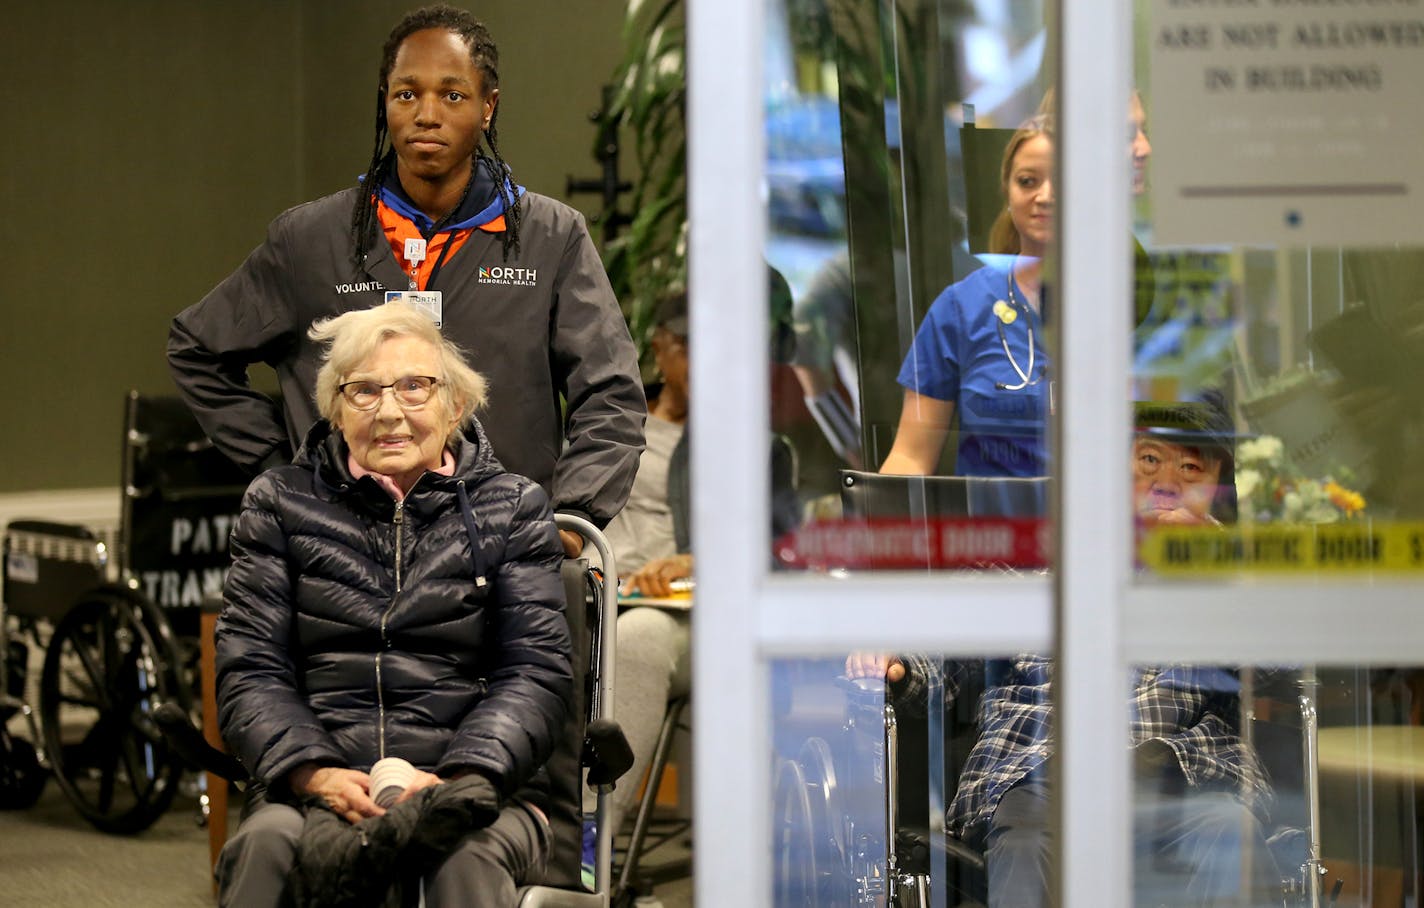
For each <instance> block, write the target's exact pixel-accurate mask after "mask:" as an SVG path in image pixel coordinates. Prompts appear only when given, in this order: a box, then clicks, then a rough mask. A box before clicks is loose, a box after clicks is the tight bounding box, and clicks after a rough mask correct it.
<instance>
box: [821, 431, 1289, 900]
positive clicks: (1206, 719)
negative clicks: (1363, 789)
mask: <svg viewBox="0 0 1424 908" xmlns="http://www.w3.org/2000/svg"><path fill="white" fill-rule="evenodd" d="M1149 414H1155V417H1152V418H1153V423H1154V424H1153V425H1150V426H1145V427H1143V428H1142V429H1141V430H1140V431H1139V433H1138V437H1137V438H1135V439H1134V454H1135V456H1134V462H1133V471H1134V484H1135V492H1136V494H1135V496H1134V502H1135V507H1136V510H1137V515H1138V517H1139V518H1141V519H1142V520H1144V521H1149V522H1160V523H1201V524H1207V523H1216V522H1218V520H1219V519H1220V518H1217V517H1213V516H1212V514H1213V507H1214V502H1217V503H1216V504H1215V508H1216V513H1217V514H1220V515H1222V518H1224V519H1231V516H1232V514H1234V500H1235V494H1234V488H1233V487H1231V486H1229V485H1227V484H1226V483H1228V482H1229V481H1230V477H1231V476H1232V470H1231V462H1232V457H1231V453H1230V447H1229V440H1228V439H1229V434H1228V435H1223V434H1222V432H1223V431H1224V426H1225V425H1229V420H1226V421H1225V422H1223V419H1224V417H1223V416H1222V415H1220V414H1217V415H1212V413H1211V408H1206V407H1202V405H1191V404H1186V405H1183V404H1164V405H1161V406H1160V407H1156V406H1150V407H1148V408H1146V409H1142V410H1139V417H1143V416H1147V415H1149ZM1218 499H1219V502H1218ZM846 674H847V675H848V676H850V677H852V678H860V677H874V678H884V679H886V680H887V681H889V682H890V688H889V689H890V692H891V695H892V696H893V697H894V699H895V702H896V704H897V706H902V707H903V708H905V709H906V710H907V711H909V712H913V711H915V710H916V709H918V710H919V711H921V712H923V709H924V704H925V702H926V697H927V695H928V694H929V692H930V688H931V687H932V686H940V687H942V688H943V694H944V702H945V704H946V709H948V707H949V706H950V705H951V704H953V703H954V701H955V699H956V697H958V696H959V695H960V692H961V691H978V690H982V691H983V694H982V696H981V699H980V701H979V707H978V710H977V717H978V719H977V725H978V729H977V731H978V737H977V740H976V741H975V743H974V745H973V747H972V749H971V750H970V753H969V756H968V759H967V760H966V762H965V765H964V766H963V768H962V769H961V770H960V772H959V780H958V785H957V787H956V791H955V794H954V799H953V801H952V803H951V804H950V806H949V809H948V811H947V813H946V816H945V828H946V830H947V831H948V832H949V833H950V834H952V835H954V836H956V837H957V838H959V839H961V840H962V841H964V842H966V843H967V844H969V845H971V846H972V847H976V848H981V849H983V850H984V853H985V859H986V862H987V865H988V885H989V892H988V896H989V905H990V906H1022V905H1044V904H1047V903H1048V875H1049V860H1050V850H1051V842H1050V838H1049V836H1050V831H1049V830H1050V825H1051V820H1050V815H1049V804H1048V765H1047V764H1048V761H1049V759H1050V758H1051V755H1052V751H1053V741H1052V738H1051V736H1050V734H1049V727H1050V724H1051V722H1052V699H1051V690H1050V686H1051V683H1052V678H1053V662H1052V660H1050V659H1047V658H1045V657H1042V656H1038V655H1034V654H1030V653H1022V654H1019V655H1017V656H1015V657H1014V658H1012V659H996V660H988V661H987V662H985V661H979V662H962V661H952V662H948V663H946V664H943V665H940V664H936V663H934V662H932V661H931V660H929V659H928V658H926V657H924V656H922V655H901V656H894V657H885V656H882V655H877V654H864V653H858V654H853V655H851V656H850V657H849V658H848V659H847V660H846ZM1131 682H1132V683H1131V688H1130V689H1128V690H1126V691H1125V693H1127V695H1128V705H1129V726H1128V731H1129V741H1130V746H1131V747H1132V750H1133V756H1134V760H1133V766H1134V786H1135V787H1134V800H1133V810H1134V848H1135V854H1136V859H1135V863H1134V885H1135V896H1134V903H1135V904H1159V903H1162V904H1181V905H1202V904H1220V903H1224V902H1230V903H1231V904H1270V903H1271V902H1272V900H1271V898H1270V894H1271V892H1272V890H1273V888H1274V889H1275V895H1276V896H1279V888H1278V887H1279V880H1280V876H1279V874H1278V873H1277V871H1276V867H1275V865H1274V862H1273V861H1272V860H1271V858H1270V856H1269V853H1268V850H1267V847H1266V844H1265V840H1264V838H1263V835H1262V828H1263V824H1264V822H1265V821H1266V820H1267V817H1268V813H1269V807H1270V803H1271V800H1272V795H1271V791H1270V787H1269V784H1268V782H1267V778H1266V774H1265V770H1264V768H1263V767H1262V765H1261V761H1260V758H1259V756H1258V755H1257V753H1256V751H1255V750H1254V749H1253V748H1252V747H1251V746H1250V745H1249V744H1247V743H1246V742H1245V741H1243V740H1242V739H1241V737H1240V734H1239V716H1240V711H1241V707H1240V703H1239V698H1238V693H1239V682H1238V679H1237V676H1236V673H1235V672H1234V671H1230V670H1228V669H1223V668H1217V667H1213V666H1191V665H1167V666H1138V667H1136V668H1135V669H1134V670H1133V672H1132V679H1131ZM946 731H948V729H946ZM1248 856H1249V860H1248V859H1247V858H1248ZM1238 897H1239V898H1240V899H1241V901H1239V902H1238V901H1236V899H1237V898H1238Z"/></svg>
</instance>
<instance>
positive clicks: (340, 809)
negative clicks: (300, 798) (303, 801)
mask: <svg viewBox="0 0 1424 908" xmlns="http://www.w3.org/2000/svg"><path fill="white" fill-rule="evenodd" d="M287 787H289V788H291V789H292V792H293V793H294V794H299V795H316V796H317V797H320V798H321V799H322V800H323V801H325V802H326V805H327V806H328V807H330V808H331V809H332V810H333V811H334V812H335V813H336V814H337V815H339V816H341V817H342V818H343V819H345V820H346V821H347V822H349V823H359V822H361V821H362V820H364V819H366V818H367V817H378V816H380V815H381V814H383V813H385V812H386V811H385V808H383V807H381V806H380V805H378V804H377V803H376V802H375V801H373V800H371V777H370V776H368V775H367V774H366V773H364V772H360V771H358V770H355V769H343V768H342V767H340V766H318V765H317V764H315V763H303V764H302V765H301V766H298V767H297V768H296V769H294V770H292V771H291V772H290V773H288V774H287Z"/></svg>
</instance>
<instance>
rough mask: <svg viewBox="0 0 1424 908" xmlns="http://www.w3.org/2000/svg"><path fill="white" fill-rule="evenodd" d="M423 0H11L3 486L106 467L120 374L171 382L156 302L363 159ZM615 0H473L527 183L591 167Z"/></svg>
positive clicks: (560, 188)
mask: <svg viewBox="0 0 1424 908" xmlns="http://www.w3.org/2000/svg"><path fill="white" fill-rule="evenodd" d="M415 5H418V3H417V2H416V0H410V2H405V3H402V2H393V0H359V2H342V3H337V2H331V0H325V2H323V0H305V2H296V0H293V2H277V0H244V2H242V3H233V4H217V3H191V2H178V0H147V2H141V0H125V2H124V3H112V2H108V0H71V2H70V3H66V4H59V5H51V4H23V5H20V4H14V5H10V6H7V8H6V13H5V23H4V26H3V35H4V39H5V40H4V43H5V47H6V53H5V54H4V55H3V57H0V109H3V111H4V122H5V125H6V128H5V136H6V142H5V143H4V147H3V151H0V206H3V211H4V217H3V218H0V249H3V250H4V253H3V254H4V261H5V269H4V270H5V273H6V277H7V280H6V281H5V282H4V284H3V289H0V294H3V297H0V388H3V393H4V394H5V395H6V398H5V407H4V412H5V415H6V418H5V420H4V422H5V435H6V443H5V444H4V445H3V447H0V451H3V453H0V493H6V492H25V491H33V490H38V489H50V488H54V489H58V488H79V487H90V486H103V485H109V484H113V485H114V486H115V487H117V485H118V481H119V452H120V444H121V439H120V431H121V417H122V402H123V395H124V393H125V391H126V390H127V389H129V388H136V389H138V390H140V391H142V392H144V393H163V394H166V393H172V391H173V388H172V383H171V381H170V379H169V377H168V373H167V369H166V367H165V364H164V360H163V349H164V343H165V340H166V336H167V330H168V320H169V319H170V318H171V317H172V315H173V314H174V313H175V312H177V311H178V310H180V309H182V308H183V307H184V306H186V305H188V304H189V303H191V302H193V301H195V300H197V299H198V298H199V297H201V296H202V294H203V293H204V292H206V291H207V290H208V289H209V288H210V287H211V286H212V285H213V284H215V283H216V282H217V281H219V280H220V279H221V278H222V277H223V276H224V275H226V274H227V273H228V272H230V271H231V270H232V269H233V268H235V267H236V266H237V265H238V264H239V263H240V262H241V261H242V259H243V257H244V256H246V254H247V253H248V252H249V251H250V250H251V249H252V247H253V246H255V245H256V244H257V243H259V242H260V241H261V240H262V237H263V234H264V230H265V228H266V225H267V223H268V221H270V220H271V219H272V217H273V216H275V215H276V214H277V213H278V212H280V211H282V210H283V209H284V208H287V207H289V206H291V205H294V204H296V203H298V202H301V201H305V200H307V199H310V198H315V197H317V196H320V195H324V194H326V193H329V192H333V191H336V190H338V189H340V188H342V187H344V186H347V185H350V183H351V182H352V181H353V180H354V179H355V177H356V175H357V174H359V173H362V172H364V170H365V166H366V163H367V160H368V158H369V156H370V152H371V137H372V132H371V131H372V123H373V110H374V103H375V102H374V95H375V81H376V70H377V67H378V65H379V62H380V47H381V43H382V42H383V40H384V38H385V34H386V32H387V31H388V30H389V28H390V26H391V25H392V24H394V22H395V20H396V19H398V18H399V17H400V15H401V14H402V13H403V12H404V11H405V10H406V9H408V8H411V7H413V6H415ZM623 5H624V4H623V0H579V2H577V3H568V2H564V0H490V2H486V3H482V4H477V5H471V8H472V9H473V11H474V12H475V13H476V15H479V16H481V17H482V18H484V20H485V21H486V22H487V23H488V24H489V26H490V30H491V31H492V32H493V33H494V36H495V40H496V42H497V43H498V45H499V47H500V52H501V57H502V61H501V67H500V69H501V72H500V77H501V83H502V84H501V100H500V108H501V110H500V123H499V125H500V140H501V150H502V151H503V153H504V156H505V158H506V159H507V160H508V161H509V162H510V164H511V165H512V166H513V167H514V170H515V176H516V178H517V179H518V180H519V182H521V183H523V184H525V185H526V186H528V187H529V188H531V189H534V190H537V191H540V192H544V193H546V194H549V195H553V196H556V197H561V198H563V197H564V183H565V177H566V175H567V174H570V173H573V174H575V175H578V176H592V175H594V174H596V173H597V171H598V165H597V162H596V161H594V159H593V158H592V156H591V149H592V146H593V138H594V132H593V128H592V126H591V125H590V124H589V123H588V121H587V114H588V112H589V111H591V110H593V109H594V108H596V107H597V106H598V103H599V90H600V86H601V85H602V84H603V83H604V82H605V81H606V80H607V79H608V76H609V74H610V73H611V72H612V71H613V69H614V67H615V65H616V63H617V60H618V58H619V56H620V54H621V37H620V36H621V16H622V10H623ZM566 201H569V202H571V203H572V204H574V205H575V206H577V207H579V208H580V209H582V210H584V211H585V212H586V213H589V214H592V213H593V212H594V211H596V209H597V200H596V199H594V198H593V197H591V196H580V197H576V198H572V199H567V198H566Z"/></svg>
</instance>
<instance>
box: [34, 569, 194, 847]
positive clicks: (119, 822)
mask: <svg viewBox="0 0 1424 908" xmlns="http://www.w3.org/2000/svg"><path fill="white" fill-rule="evenodd" d="M168 701H174V702H177V703H178V704H179V705H180V706H182V708H183V709H184V710H185V711H190V710H191V702H192V694H191V692H190V691H189V690H188V688H187V685H186V684H184V683H183V681H182V679H181V678H180V676H179V673H178V661H177V656H176V651H175V648H174V645H173V638H172V633H171V631H170V630H169V627H168V622H167V619H166V618H165V617H164V616H163V613H162V612H160V611H159V610H158V607H157V606H155V605H154V604H153V603H152V602H150V601H149V600H148V599H147V598H145V597H144V596H142V595H140V594H138V593H137V592H134V591H132V590H129V589H126V588H123V587H102V588H99V589H96V590H93V591H91V592H89V593H87V594H85V595H84V596H82V597H80V599H79V601H78V602H77V603H76V604H75V606H74V607H73V608H72V609H70V610H69V612H68V613H67V614H66V615H65V616H64V618H62V619H61V620H60V622H59V624H58V625H57V626H56V627H55V630H54V635H53V637H51V639H50V645H49V649H48V651H47V652H46V653H45V661H44V671H43V673H42V674H41V676H40V716H41V720H42V724H43V728H44V740H45V748H46V750H47V751H48V752H49V758H50V762H51V765H52V767H53V769H54V775H55V781H56V782H57V783H58V784H59V786H60V788H61V789H62V790H63V791H64V793H65V795H66V796H67V797H68V798H69V800H70V801H71V802H72V803H73V804H74V806H75V807H76V808H77V809H78V810H79V812H80V814H82V815H83V816H84V818H85V819H87V820H88V821H89V822H90V823H93V824H94V825H95V826H96V827H98V828H99V829H101V830H104V831H105V832H114V833H125V834H126V833H135V832H140V831H142V830H144V829H147V828H148V827H149V826H151V825H152V824H153V822H154V821H155V820H157V819H158V818H159V816H161V815H162V814H163V812H164V811H165V810H167V809H168V806H169V805H170V804H171V803H172V801H173V796H174V794H175V793H176V791H177V788H178V777H179V776H180V775H181V774H182V769H183V767H182V763H181V761H180V760H179V758H178V756H177V754H175V753H174V752H173V750H172V749H171V748H170V747H169V745H168V742H167V741H166V740H165V739H164V737H163V734H162V733H161V732H160V731H159V728H158V725H157V724H156V723H155V722H154V720H153V711H154V710H155V709H157V708H158V706H159V705H160V704H161V703H164V702H168Z"/></svg>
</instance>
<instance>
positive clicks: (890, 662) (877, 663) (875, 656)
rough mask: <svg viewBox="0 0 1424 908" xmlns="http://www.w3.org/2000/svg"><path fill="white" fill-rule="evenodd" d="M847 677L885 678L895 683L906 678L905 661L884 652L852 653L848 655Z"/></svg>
mask: <svg viewBox="0 0 1424 908" xmlns="http://www.w3.org/2000/svg"><path fill="white" fill-rule="evenodd" d="M845 672H846V677H847V678H875V679H876V680H881V679H884V680H886V681H889V682H890V683H891V684H895V683H897V682H899V681H903V680H904V679H905V663H903V662H901V661H900V660H899V659H896V658H895V657H894V656H887V655H885V654H884V653H851V654H850V655H849V656H846V662H845Z"/></svg>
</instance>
